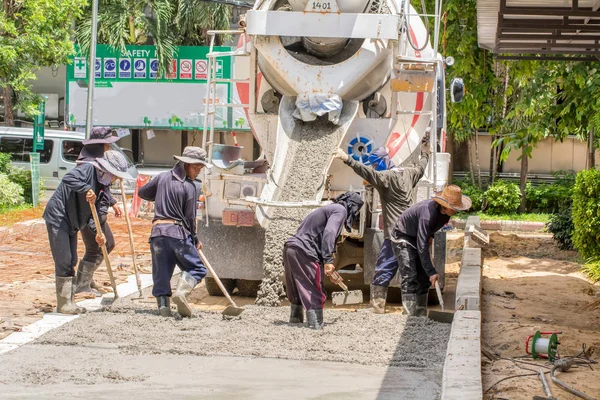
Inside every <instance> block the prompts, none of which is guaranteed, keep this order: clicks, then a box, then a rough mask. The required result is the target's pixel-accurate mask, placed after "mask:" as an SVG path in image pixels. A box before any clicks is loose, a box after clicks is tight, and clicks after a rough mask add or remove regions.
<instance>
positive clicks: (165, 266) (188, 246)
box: [138, 146, 212, 317]
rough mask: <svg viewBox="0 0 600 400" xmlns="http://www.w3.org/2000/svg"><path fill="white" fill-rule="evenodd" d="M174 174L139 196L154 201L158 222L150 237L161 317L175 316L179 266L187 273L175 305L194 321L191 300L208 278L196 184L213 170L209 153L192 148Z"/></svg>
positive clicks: (155, 181) (160, 177)
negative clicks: (199, 229) (175, 280)
mask: <svg viewBox="0 0 600 400" xmlns="http://www.w3.org/2000/svg"><path fill="white" fill-rule="evenodd" d="M173 157H174V158H175V159H176V160H179V162H178V163H177V164H175V166H174V167H173V169H172V170H171V171H168V172H163V173H161V174H159V175H158V176H156V177H155V178H154V179H152V180H151V181H150V182H148V183H147V184H146V185H144V186H143V187H141V188H140V190H139V192H138V194H139V196H140V197H141V198H142V199H144V200H148V201H154V202H155V206H154V220H153V221H152V233H151V234H150V250H151V252H152V280H153V281H154V287H153V288H152V295H153V296H154V297H156V302H157V304H158V313H159V314H160V315H161V316H163V317H169V316H171V305H170V297H171V294H172V293H171V278H172V277H173V271H174V270H175V264H177V265H178V266H179V268H180V269H181V270H182V271H183V272H182V273H181V277H180V278H179V282H178V284H177V289H176V290H175V293H174V294H173V301H174V302H175V304H176V305H177V311H178V312H179V314H181V316H183V317H191V316H192V310H191V308H190V306H189V304H188V302H187V297H188V296H189V294H190V293H191V292H192V290H193V289H194V287H196V285H198V283H200V281H201V280H202V279H203V278H204V277H205V276H206V267H205V266H204V263H203V262H202V260H201V259H200V255H199V254H198V250H200V249H201V248H202V244H201V243H200V240H198V235H197V234H196V210H197V208H198V207H197V205H198V188H197V186H196V185H195V184H194V180H195V179H196V178H197V177H198V175H199V174H200V171H202V168H204V167H207V168H211V167H212V165H211V164H209V163H208V162H207V161H206V151H204V150H203V149H201V148H199V147H191V146H188V147H186V148H185V149H184V150H183V154H182V155H181V157H178V156H173Z"/></svg>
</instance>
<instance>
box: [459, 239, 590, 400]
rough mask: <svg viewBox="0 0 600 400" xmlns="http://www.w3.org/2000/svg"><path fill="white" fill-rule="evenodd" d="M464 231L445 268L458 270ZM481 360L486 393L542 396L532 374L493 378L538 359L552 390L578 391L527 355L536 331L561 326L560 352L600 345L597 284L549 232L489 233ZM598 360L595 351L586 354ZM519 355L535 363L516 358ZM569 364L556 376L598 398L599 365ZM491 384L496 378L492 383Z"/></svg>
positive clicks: (526, 368)
mask: <svg viewBox="0 0 600 400" xmlns="http://www.w3.org/2000/svg"><path fill="white" fill-rule="evenodd" d="M460 245H462V238H460V239H456V240H455V241H453V242H450V243H449V245H448V248H449V259H448V262H450V264H449V265H448V266H447V270H448V271H449V272H454V273H456V272H458V268H459V264H458V262H457V260H459V257H460V251H458V247H459V246H460ZM484 256H485V260H484V269H483V304H482V313H483V323H482V349H483V350H484V354H482V368H483V371H482V372H483V390H484V392H486V395H485V398H486V399H511V400H512V399H531V398H532V397H533V396H536V395H538V396H543V395H544V392H543V390H542V384H541V382H540V380H539V379H538V378H537V376H535V375H532V376H520V377H517V378H511V379H508V380H505V381H503V382H500V383H498V384H496V382H498V381H500V380H501V379H503V378H507V377H509V376H515V375H523V374H533V373H535V372H538V371H539V369H540V367H541V366H544V369H545V370H546V372H548V373H547V374H546V378H547V379H548V381H549V382H550V386H551V389H552V393H553V395H554V396H556V397H559V398H561V399H576V397H575V396H572V395H570V394H568V393H567V392H566V391H564V390H562V389H561V388H559V387H558V386H556V385H555V384H553V383H552V382H551V379H550V377H549V369H548V368H547V366H548V365H549V364H548V363H546V362H544V361H543V360H541V361H533V360H532V359H531V357H530V356H529V357H527V358H520V357H522V356H525V355H526V352H525V341H526V339H527V337H528V336H529V335H533V334H534V333H535V332H536V331H537V330H540V331H562V332H563V333H562V334H561V335H558V336H559V341H560V345H559V348H558V349H559V354H560V355H561V356H562V357H567V356H573V355H576V354H578V353H579V352H580V351H581V350H582V345H583V344H585V345H586V346H587V349H589V350H594V349H595V350H596V351H598V349H600V298H598V297H596V296H595V295H596V293H597V292H598V291H599V290H600V287H598V286H595V285H593V284H592V283H590V282H589V281H588V280H587V279H586V278H585V277H584V276H583V275H582V274H581V273H580V272H579V269H580V266H581V265H580V264H579V263H578V262H577V261H578V259H577V254H576V253H575V252H573V251H561V250H560V249H558V247H557V246H556V245H555V244H554V243H553V242H552V238H551V236H550V235H545V234H538V235H514V234H500V233H493V234H492V235H491V243H490V247H489V248H488V249H485V251H484ZM592 359H593V360H596V361H598V360H600V357H599V354H598V353H596V354H593V355H592ZM513 360H521V361H527V362H532V363H534V364H538V366H536V365H530V364H525V363H523V362H519V361H517V362H515V361H513ZM592 367H593V368H594V370H591V369H589V368H587V367H579V368H576V369H572V370H570V371H569V372H566V373H558V374H557V377H558V378H559V379H561V380H563V381H564V382H566V383H567V384H569V385H571V386H573V387H575V388H576V389H578V390H580V391H583V392H584V393H586V394H587V395H589V396H592V397H594V398H600V372H598V369H600V366H598V365H595V366H592ZM495 384H496V385H495Z"/></svg>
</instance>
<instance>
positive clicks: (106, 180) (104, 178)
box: [98, 170, 113, 186]
mask: <svg viewBox="0 0 600 400" xmlns="http://www.w3.org/2000/svg"><path fill="white" fill-rule="evenodd" d="M112 179H113V175H112V174H111V173H108V172H105V171H100V170H98V182H100V184H101V185H104V186H108V185H110V184H111V183H112Z"/></svg>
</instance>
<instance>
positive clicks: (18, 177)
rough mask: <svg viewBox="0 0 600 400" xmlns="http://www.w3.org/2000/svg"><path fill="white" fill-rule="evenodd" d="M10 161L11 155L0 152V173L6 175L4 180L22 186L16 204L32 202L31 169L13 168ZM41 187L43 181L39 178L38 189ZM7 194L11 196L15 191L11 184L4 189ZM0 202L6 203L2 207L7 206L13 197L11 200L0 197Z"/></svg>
mask: <svg viewBox="0 0 600 400" xmlns="http://www.w3.org/2000/svg"><path fill="white" fill-rule="evenodd" d="M10 161H11V157H10V154H7V153H0V174H2V175H4V176H5V177H6V179H5V180H4V182H11V183H14V184H16V185H18V186H19V187H21V188H22V190H21V191H20V195H19V196H21V198H22V201H20V202H19V203H18V204H22V203H23V202H25V203H28V204H31V203H32V202H33V200H32V198H31V189H32V186H33V185H32V181H31V170H29V169H20V168H14V167H12V166H11V165H10ZM42 189H43V183H42V182H41V179H40V191H41V190H42ZM5 192H6V193H7V194H6V195H7V196H8V193H10V195H11V196H14V194H15V193H16V192H15V188H14V187H13V186H11V187H10V190H9V189H6V191H5ZM0 202H1V203H3V204H4V203H6V205H5V206H4V208H6V207H9V203H10V204H13V203H14V199H13V200H11V201H10V202H9V201H8V200H7V201H2V200H1V199H0ZM18 204H14V205H18Z"/></svg>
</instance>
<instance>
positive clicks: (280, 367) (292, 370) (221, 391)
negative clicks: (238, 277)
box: [0, 345, 439, 400]
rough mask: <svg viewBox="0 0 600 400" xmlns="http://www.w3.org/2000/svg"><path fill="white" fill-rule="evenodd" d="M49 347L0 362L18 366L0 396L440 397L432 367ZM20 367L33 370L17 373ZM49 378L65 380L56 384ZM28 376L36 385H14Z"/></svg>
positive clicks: (7, 373) (5, 374)
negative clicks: (33, 354) (58, 355)
mask: <svg viewBox="0 0 600 400" xmlns="http://www.w3.org/2000/svg"><path fill="white" fill-rule="evenodd" d="M49 350H50V349H49V348H48V347H47V346H41V345H28V346H26V347H24V348H21V349H19V350H16V351H14V352H12V353H10V354H7V355H5V356H3V357H2V358H0V361H1V362H2V365H15V366H17V368H16V370H17V371H16V372H17V373H14V372H15V371H14V370H15V368H9V369H5V368H3V369H2V371H1V372H0V382H2V391H1V392H0V398H2V399H16V398H18V399H39V398H49V397H56V398H87V399H111V400H114V399H126V398H143V399H160V400H163V399H165V398H174V399H186V398H187V399H191V398H202V399H241V398H243V399H248V400H250V399H325V398H326V399H373V400H375V399H377V400H383V399H407V400H408V399H436V398H438V396H439V395H438V393H439V385H438V381H439V376H438V375H439V374H438V372H437V371H431V370H421V371H410V370H406V369H403V368H389V369H388V368H386V367H373V366H361V365H352V364H346V363H336V362H322V361H321V362H319V361H296V360H279V359H268V358H267V359H265V358H249V357H222V356H221V357H198V356H187V355H181V356H175V355H137V356H134V355H122V354H120V352H119V350H117V349H114V348H113V349H111V348H82V347H63V348H62V352H63V353H62V354H63V356H62V357H61V358H62V361H59V360H58V359H56V358H52V357H54V356H55V352H54V351H49ZM29 352H36V354H37V355H38V357H39V359H38V360H37V361H35V362H33V360H31V359H30V358H28V357H27V356H26V355H27V353H29ZM23 353H25V354H23ZM106 359H110V360H111V362H110V363H106V362H105V361H104V360H106ZM72 363H75V364H74V365H73V364H72ZM25 370H30V371H31V372H30V373H29V374H21V371H25ZM33 375H37V376H38V377H39V379H40V380H37V379H38V378H33ZM53 375H59V376H60V377H59V379H58V380H62V381H63V382H60V383H57V382H56V381H57V380H56V379H53ZM31 378H33V379H35V384H33V382H23V381H17V379H25V380H27V379H31ZM65 378H66V379H65ZM90 381H94V382H95V383H94V384H90ZM11 382H12V383H11Z"/></svg>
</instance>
